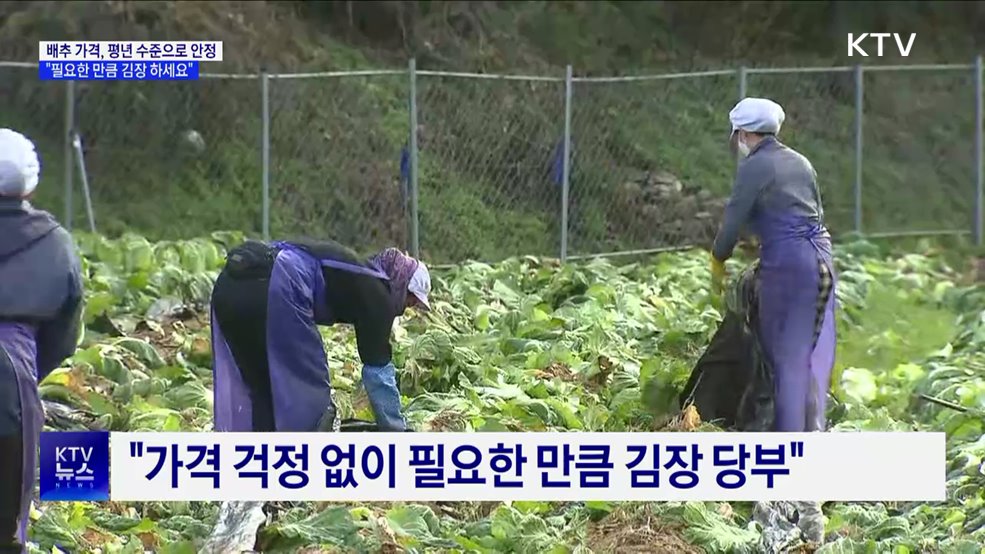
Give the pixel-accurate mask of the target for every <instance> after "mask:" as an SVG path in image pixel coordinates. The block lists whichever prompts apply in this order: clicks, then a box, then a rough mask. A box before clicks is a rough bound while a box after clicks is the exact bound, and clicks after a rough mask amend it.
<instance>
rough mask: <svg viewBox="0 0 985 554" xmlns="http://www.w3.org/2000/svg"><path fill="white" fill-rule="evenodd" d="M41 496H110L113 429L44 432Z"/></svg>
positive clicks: (89, 498) (78, 498)
mask: <svg viewBox="0 0 985 554" xmlns="http://www.w3.org/2000/svg"><path fill="white" fill-rule="evenodd" d="M40 446H41V448H40V462H41V464H40V465H41V472H40V473H41V475H40V477H41V500H74V501H90V502H98V501H105V500H109V433H108V432H105V431H71V432H44V433H41V445H40Z"/></svg>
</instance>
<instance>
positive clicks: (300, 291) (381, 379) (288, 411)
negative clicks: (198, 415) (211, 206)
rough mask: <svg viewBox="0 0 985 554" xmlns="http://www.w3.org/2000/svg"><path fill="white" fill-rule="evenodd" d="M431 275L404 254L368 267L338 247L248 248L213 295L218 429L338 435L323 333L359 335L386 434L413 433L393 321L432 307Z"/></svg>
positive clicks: (235, 252) (369, 388)
mask: <svg viewBox="0 0 985 554" xmlns="http://www.w3.org/2000/svg"><path fill="white" fill-rule="evenodd" d="M430 290H431V278H430V275H429V273H428V269H427V267H426V266H425V265H424V264H423V263H422V262H420V261H418V260H415V259H414V258H411V257H410V256H407V255H405V254H404V253H403V252H401V251H400V250H398V249H396V248H387V249H385V250H383V251H382V252H380V253H379V254H377V255H376V256H374V257H373V258H371V259H370V260H368V261H361V260H359V259H358V258H357V257H356V255H355V254H354V253H353V252H352V251H350V250H349V249H347V248H345V247H343V246H341V245H339V244H337V243H335V242H333V241H320V242H274V243H270V244H268V243H262V242H257V241H247V242H246V243H244V244H242V245H240V246H238V247H236V248H234V249H232V250H231V251H230V252H229V255H228V257H227V261H226V266H225V267H224V268H223V270H222V272H221V273H220V274H219V277H218V278H217V280H216V283H215V287H214V288H213V291H212V314H211V316H212V361H213V373H214V395H215V402H214V410H215V414H214V417H215V430H216V431H254V432H266V431H283V432H308V431H332V430H338V428H339V419H338V418H337V417H336V410H335V404H334V402H333V401H332V388H331V384H330V383H329V373H328V364H327V360H326V356H325V350H324V345H323V344H322V338H321V335H320V334H319V332H318V326H319V325H334V324H338V323H343V324H350V325H352V326H353V327H354V328H355V333H356V341H357V348H358V351H359V357H360V359H361V360H362V363H363V369H362V381H363V385H364V387H365V388H366V392H367V394H368V396H369V401H370V406H371V407H372V410H373V415H374V418H375V420H376V424H377V427H378V429H379V430H380V431H406V430H407V425H406V422H405V420H404V418H403V415H402V413H401V406H400V391H399V390H398V388H397V381H396V370H395V368H394V366H393V362H392V351H391V345H390V334H391V330H392V327H393V322H394V320H395V319H396V318H397V317H398V316H400V315H402V314H403V313H404V311H405V310H406V309H407V308H409V307H414V308H417V309H424V310H427V309H429V307H430V305H429V303H428V294H429V293H430Z"/></svg>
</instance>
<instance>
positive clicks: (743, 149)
mask: <svg viewBox="0 0 985 554" xmlns="http://www.w3.org/2000/svg"><path fill="white" fill-rule="evenodd" d="M736 146H737V147H738V149H739V155H740V156H742V157H743V158H745V157H746V156H748V155H749V145H747V144H746V143H744V142H742V141H741V140H739V141H738V144H736Z"/></svg>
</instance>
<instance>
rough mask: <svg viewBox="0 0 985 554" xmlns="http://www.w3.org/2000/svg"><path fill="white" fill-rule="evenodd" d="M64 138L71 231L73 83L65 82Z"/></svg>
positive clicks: (68, 214)
mask: <svg viewBox="0 0 985 554" xmlns="http://www.w3.org/2000/svg"><path fill="white" fill-rule="evenodd" d="M64 131H65V136H64V138H63V140H64V141H65V142H64V146H63V148H64V149H63V152H62V156H63V158H62V163H64V164H65V167H64V170H65V183H64V184H65V228H66V229H68V230H69V231H71V230H72V212H73V211H75V206H74V203H73V202H72V175H73V170H74V169H73V167H72V134H73V133H74V132H75V82H74V81H65V129H64Z"/></svg>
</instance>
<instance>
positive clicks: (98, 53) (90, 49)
mask: <svg viewBox="0 0 985 554" xmlns="http://www.w3.org/2000/svg"><path fill="white" fill-rule="evenodd" d="M38 61H39V62H82V61H91V62H98V61H120V62H137V61H175V62H196V61H197V62H221V61H222V41H216V40H213V41H136V42H114V41H86V42H78V41H41V42H38Z"/></svg>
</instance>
